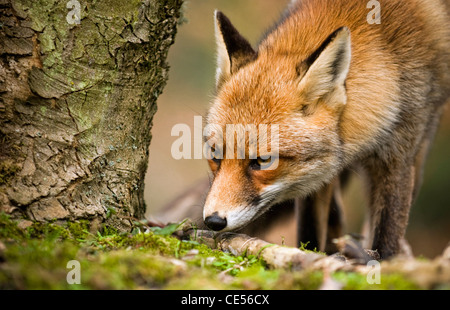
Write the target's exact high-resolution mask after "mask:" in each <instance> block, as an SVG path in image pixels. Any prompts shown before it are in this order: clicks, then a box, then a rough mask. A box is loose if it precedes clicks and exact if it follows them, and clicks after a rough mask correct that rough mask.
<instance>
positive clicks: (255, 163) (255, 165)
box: [250, 157, 272, 170]
mask: <svg viewBox="0 0 450 310" xmlns="http://www.w3.org/2000/svg"><path fill="white" fill-rule="evenodd" d="M271 163H272V158H271V157H268V158H266V159H264V158H261V157H258V158H257V159H253V160H252V161H251V162H250V168H251V169H253V170H264V169H267V168H268V167H270V165H271Z"/></svg>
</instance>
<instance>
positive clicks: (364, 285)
mask: <svg viewBox="0 0 450 310" xmlns="http://www.w3.org/2000/svg"><path fill="white" fill-rule="evenodd" d="M333 279H335V280H337V281H339V282H341V283H342V284H343V285H344V286H343V289H346V290H394V289H395V290H417V289H420V287H419V286H418V285H417V284H415V283H413V282H411V281H410V280H408V279H407V278H406V277H405V276H404V275H401V274H395V273H391V274H381V276H380V283H379V284H376V283H374V284H370V283H369V282H368V281H367V276H366V275H364V274H360V273H355V272H336V273H335V274H334V275H333Z"/></svg>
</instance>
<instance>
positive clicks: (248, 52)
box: [214, 10, 256, 88]
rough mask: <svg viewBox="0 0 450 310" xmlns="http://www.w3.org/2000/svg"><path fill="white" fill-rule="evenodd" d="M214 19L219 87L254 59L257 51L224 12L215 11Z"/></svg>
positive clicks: (217, 83)
mask: <svg viewBox="0 0 450 310" xmlns="http://www.w3.org/2000/svg"><path fill="white" fill-rule="evenodd" d="M214 21H215V32H216V43H217V71H216V87H217V88H219V87H220V85H221V84H222V83H223V82H224V81H226V80H227V79H228V78H229V77H230V76H231V75H232V74H233V73H235V72H236V71H238V70H239V68H241V67H243V66H245V65H246V64H247V63H249V62H251V61H253V60H254V59H255V58H256V52H255V51H254V50H253V48H252V46H251V45H250V43H249V42H248V41H247V40H246V39H245V38H244V37H243V36H241V34H240V33H239V32H238V31H237V30H236V28H234V26H233V25H232V24H231V22H230V20H229V19H228V17H226V16H225V15H224V14H223V13H222V12H220V11H217V10H216V11H215V12H214Z"/></svg>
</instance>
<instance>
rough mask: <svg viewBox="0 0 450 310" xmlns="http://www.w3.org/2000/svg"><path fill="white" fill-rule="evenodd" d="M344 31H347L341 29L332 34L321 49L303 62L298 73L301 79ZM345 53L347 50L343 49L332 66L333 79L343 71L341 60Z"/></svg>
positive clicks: (298, 68) (298, 67)
mask: <svg viewBox="0 0 450 310" xmlns="http://www.w3.org/2000/svg"><path fill="white" fill-rule="evenodd" d="M344 29H345V27H341V28H338V29H336V30H335V31H334V32H333V33H332V34H330V35H329V36H328V38H326V39H325V41H323V43H322V44H321V45H320V46H319V48H317V49H316V50H315V51H314V52H313V53H312V54H311V55H310V56H309V57H308V58H306V59H305V60H304V61H302V62H301V63H300V64H299V65H298V66H297V73H298V75H299V77H300V78H302V77H303V76H304V75H305V74H306V72H308V70H309V68H310V67H311V65H312V64H313V63H314V62H315V61H316V60H317V58H319V56H320V54H321V53H322V52H323V50H324V49H325V48H326V47H327V46H328V45H329V44H330V43H331V42H333V40H334V39H335V38H336V36H337V34H338V33H339V32H340V31H342V30H344ZM344 53H345V49H344V48H343V47H342V48H341V49H340V50H339V51H338V55H337V57H336V59H335V61H334V62H333V63H332V64H331V67H332V75H333V79H334V78H336V77H337V75H338V73H339V72H340V71H341V69H342V68H340V67H339V66H340V65H341V59H342V57H343V56H344Z"/></svg>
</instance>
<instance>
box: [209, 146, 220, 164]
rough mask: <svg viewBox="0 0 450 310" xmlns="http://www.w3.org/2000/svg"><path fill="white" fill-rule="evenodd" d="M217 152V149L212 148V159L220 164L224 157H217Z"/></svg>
mask: <svg viewBox="0 0 450 310" xmlns="http://www.w3.org/2000/svg"><path fill="white" fill-rule="evenodd" d="M215 152H216V150H215V149H212V150H211V160H212V161H213V162H214V163H215V164H216V165H217V166H220V163H221V161H222V159H221V158H219V157H217V156H216V155H215Z"/></svg>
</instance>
